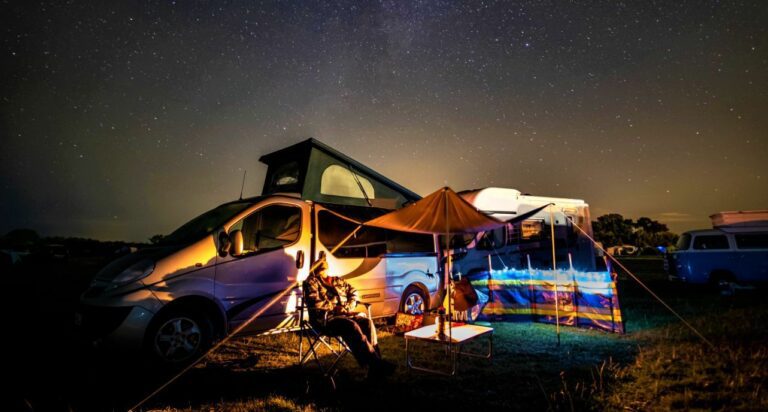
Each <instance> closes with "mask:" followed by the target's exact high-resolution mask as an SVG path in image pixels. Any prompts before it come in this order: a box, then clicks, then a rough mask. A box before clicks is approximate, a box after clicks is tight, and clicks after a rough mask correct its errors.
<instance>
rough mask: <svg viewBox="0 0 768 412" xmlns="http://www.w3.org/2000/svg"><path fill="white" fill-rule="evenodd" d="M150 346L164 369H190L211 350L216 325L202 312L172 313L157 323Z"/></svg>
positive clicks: (155, 358)
mask: <svg viewBox="0 0 768 412" xmlns="http://www.w3.org/2000/svg"><path fill="white" fill-rule="evenodd" d="M146 343H147V349H148V351H149V353H150V355H151V357H152V358H153V360H155V361H157V363H159V364H160V365H161V366H166V367H171V368H174V367H180V366H186V365H188V364H189V363H191V362H193V361H195V360H197V359H198V358H199V357H200V356H202V355H203V354H204V353H205V351H206V350H208V348H210V347H211V344H212V343H213V323H212V322H211V320H210V318H209V317H208V316H207V315H206V314H204V313H201V312H197V311H191V310H187V311H182V310H170V311H168V312H166V313H161V314H160V317H158V318H157V319H156V321H155V322H153V325H152V327H151V328H150V329H149V334H148V335H147V342H146Z"/></svg>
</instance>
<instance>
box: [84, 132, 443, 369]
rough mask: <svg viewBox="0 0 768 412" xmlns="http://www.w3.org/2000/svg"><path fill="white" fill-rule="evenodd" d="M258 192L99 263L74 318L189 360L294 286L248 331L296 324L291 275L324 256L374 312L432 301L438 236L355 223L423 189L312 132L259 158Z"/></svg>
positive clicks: (103, 333)
mask: <svg viewBox="0 0 768 412" xmlns="http://www.w3.org/2000/svg"><path fill="white" fill-rule="evenodd" d="M260 160H261V161H262V162H264V163H266V164H267V165H268V170H267V175H266V179H265V184H264V190H263V195H262V196H259V197H254V198H248V199H240V200H236V201H232V202H228V203H225V204H223V205H221V206H218V207H216V208H214V209H212V210H210V211H208V212H206V213H204V214H202V215H200V216H198V217H197V218H195V219H192V220H191V221H190V222H188V223H186V224H185V225H183V226H181V227H180V228H179V229H178V230H176V231H175V232H173V233H171V234H170V235H168V236H166V237H164V238H163V240H162V241H161V242H160V243H159V244H157V245H155V246H154V247H151V248H147V249H143V250H139V251H137V252H135V253H131V254H128V255H126V256H124V257H122V258H120V259H118V260H116V261H114V262H112V263H111V264H109V265H107V266H106V267H105V268H103V269H102V270H101V271H100V272H99V273H98V274H97V276H96V278H95V279H94V281H93V283H92V285H91V286H90V288H89V289H88V290H87V291H86V292H85V294H84V295H83V297H82V299H81V303H82V305H81V309H80V311H79V312H78V314H77V316H76V324H77V325H78V326H79V327H80V330H81V332H82V333H83V334H84V335H86V336H88V337H90V338H91V339H93V340H96V341H99V342H102V343H104V344H111V345H113V346H119V347H123V348H127V349H132V350H139V349H142V348H143V349H145V350H146V351H147V352H148V353H149V354H150V355H151V356H153V357H154V358H156V359H157V360H158V361H160V362H163V363H167V364H176V363H186V362H189V361H191V360H193V359H195V358H196V357H198V356H200V355H201V354H202V353H204V351H205V350H206V349H207V348H208V347H209V346H210V345H211V344H212V343H213V341H214V340H215V339H216V338H217V337H221V336H224V335H226V334H228V333H229V332H230V331H232V330H235V329H236V328H238V327H239V326H240V325H242V324H243V322H245V321H246V320H248V319H249V318H251V316H252V315H253V314H254V313H256V312H257V311H259V310H261V309H263V308H264V307H265V305H267V303H268V302H269V301H271V300H272V299H273V298H274V297H275V296H278V295H279V294H280V293H281V292H283V291H285V290H286V289H290V288H293V289H292V290H290V292H289V293H287V294H285V295H284V296H283V297H282V298H281V299H280V300H279V301H278V302H277V303H276V304H274V305H272V306H271V307H269V308H268V309H267V310H266V311H265V312H264V314H263V315H262V316H260V317H259V318H257V319H256V320H255V321H254V322H252V323H251V324H250V325H249V326H248V327H247V328H246V329H245V332H246V333H275V332H281V331H289V330H294V329H295V327H296V324H295V316H294V315H295V314H294V312H295V307H296V303H297V298H298V297H299V295H300V294H301V290H300V288H299V287H298V285H299V284H300V283H301V281H302V280H303V279H304V278H306V277H307V275H308V272H309V267H310V266H311V263H312V262H314V261H315V260H316V259H317V258H318V256H320V254H322V253H324V254H325V255H326V256H327V260H328V263H329V270H330V273H332V274H335V275H339V276H343V277H344V278H346V279H347V280H348V281H349V282H350V283H351V284H352V285H353V286H354V287H356V288H357V289H358V291H359V292H360V296H361V299H362V300H363V301H364V302H366V303H370V304H371V305H372V312H373V315H374V316H390V315H394V314H395V313H396V312H397V311H398V310H404V311H410V312H420V311H424V310H426V309H429V308H430V307H433V306H434V305H436V304H437V301H438V299H437V294H438V290H439V282H440V276H438V275H437V271H438V266H437V265H438V259H437V250H436V248H435V239H434V237H433V236H431V235H420V234H411V233H402V232H394V231H386V230H381V229H375V228H364V229H362V230H360V231H359V232H358V234H357V236H356V237H354V238H353V239H352V240H350V241H349V242H347V243H346V244H345V245H344V246H343V247H341V248H339V249H338V250H337V251H335V253H333V254H331V253H330V251H331V249H333V248H334V246H336V245H337V244H339V243H340V242H341V240H342V239H344V238H345V237H346V236H347V235H348V234H349V233H351V232H352V231H353V230H354V228H355V227H357V225H358V222H360V221H364V220H368V219H370V218H372V217H375V216H378V215H381V214H384V213H386V212H387V211H389V210H391V209H395V208H399V207H402V206H403V204H405V203H406V202H409V201H413V200H417V199H418V198H419V197H418V195H416V194H414V193H412V192H410V191H408V190H407V189H405V188H403V187H401V186H399V185H397V184H396V183H394V182H392V181H390V180H389V179H387V178H385V177H384V176H381V175H380V174H378V173H376V172H375V171H373V170H370V169H368V168H367V167H365V166H363V165H361V164H359V163H358V162H356V161H354V160H352V159H350V158H348V157H346V156H345V155H343V154H341V153H339V152H337V151H335V150H333V149H331V148H330V147H328V146H325V145H323V144H322V143H320V142H318V141H316V140H314V139H309V140H306V141H304V142H301V143H299V144H296V145H294V146H291V147H288V148H286V149H283V150H280V151H278V152H275V153H272V154H269V155H266V156H263V157H262V158H261V159H260Z"/></svg>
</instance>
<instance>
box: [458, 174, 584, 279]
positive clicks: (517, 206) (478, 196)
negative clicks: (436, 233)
mask: <svg viewBox="0 0 768 412" xmlns="http://www.w3.org/2000/svg"><path fill="white" fill-rule="evenodd" d="M459 194H460V195H461V196H462V197H463V198H464V199H465V200H466V201H468V202H469V203H471V204H472V205H474V206H475V207H476V208H477V209H478V210H480V211H483V212H484V213H486V214H488V215H491V216H493V217H495V218H497V219H499V220H509V219H511V218H514V217H517V216H522V215H523V214H525V213H528V212H531V211H533V210H534V209H537V208H540V207H542V206H544V205H548V204H552V206H551V207H547V208H544V209H542V210H541V211H539V212H537V213H535V214H533V215H532V216H530V217H528V218H527V219H525V220H523V221H522V222H520V223H516V224H508V225H506V226H504V227H501V228H499V229H495V230H493V231H490V232H485V233H482V234H479V235H477V236H474V237H472V238H467V239H463V242H464V243H463V244H460V242H458V241H457V239H454V241H453V246H452V247H453V248H454V253H455V257H454V268H456V270H458V271H461V272H462V273H464V274H467V275H470V276H471V275H473V274H475V273H479V272H487V271H488V269H489V266H490V268H493V269H503V268H515V269H525V268H528V267H529V264H530V267H532V268H536V269H550V268H552V242H551V230H550V225H552V224H554V232H555V254H556V259H557V267H558V268H560V269H569V268H571V267H573V268H574V269H577V270H584V271H592V270H594V269H595V250H594V247H593V245H592V242H591V241H590V240H589V239H588V238H587V237H586V236H584V235H583V234H582V233H581V232H580V231H579V230H578V229H577V228H576V227H574V223H575V224H576V225H578V226H579V227H581V228H582V229H583V230H584V231H586V232H587V233H588V234H589V235H590V236H591V235H592V224H591V221H590V215H589V205H588V204H587V203H586V202H584V200H581V199H566V198H558V197H546V196H532V195H527V194H523V193H521V192H520V191H518V190H515V189H509V188H499V187H488V188H484V189H476V190H469V191H464V192H460V193H459ZM552 218H554V223H553V222H552ZM489 257H490V259H489Z"/></svg>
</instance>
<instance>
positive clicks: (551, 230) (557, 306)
mask: <svg viewBox="0 0 768 412" xmlns="http://www.w3.org/2000/svg"><path fill="white" fill-rule="evenodd" d="M549 235H550V238H551V239H552V273H553V275H554V277H555V282H554V285H555V330H556V331H557V346H560V302H559V300H560V299H559V298H558V296H557V260H556V259H557V258H556V256H555V217H554V213H552V204H550V205H549Z"/></svg>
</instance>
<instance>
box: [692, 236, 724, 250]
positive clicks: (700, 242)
mask: <svg viewBox="0 0 768 412" xmlns="http://www.w3.org/2000/svg"><path fill="white" fill-rule="evenodd" d="M693 248H694V249H696V250H712V249H728V238H726V237H725V235H704V236H696V238H695V239H694V240H693Z"/></svg>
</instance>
